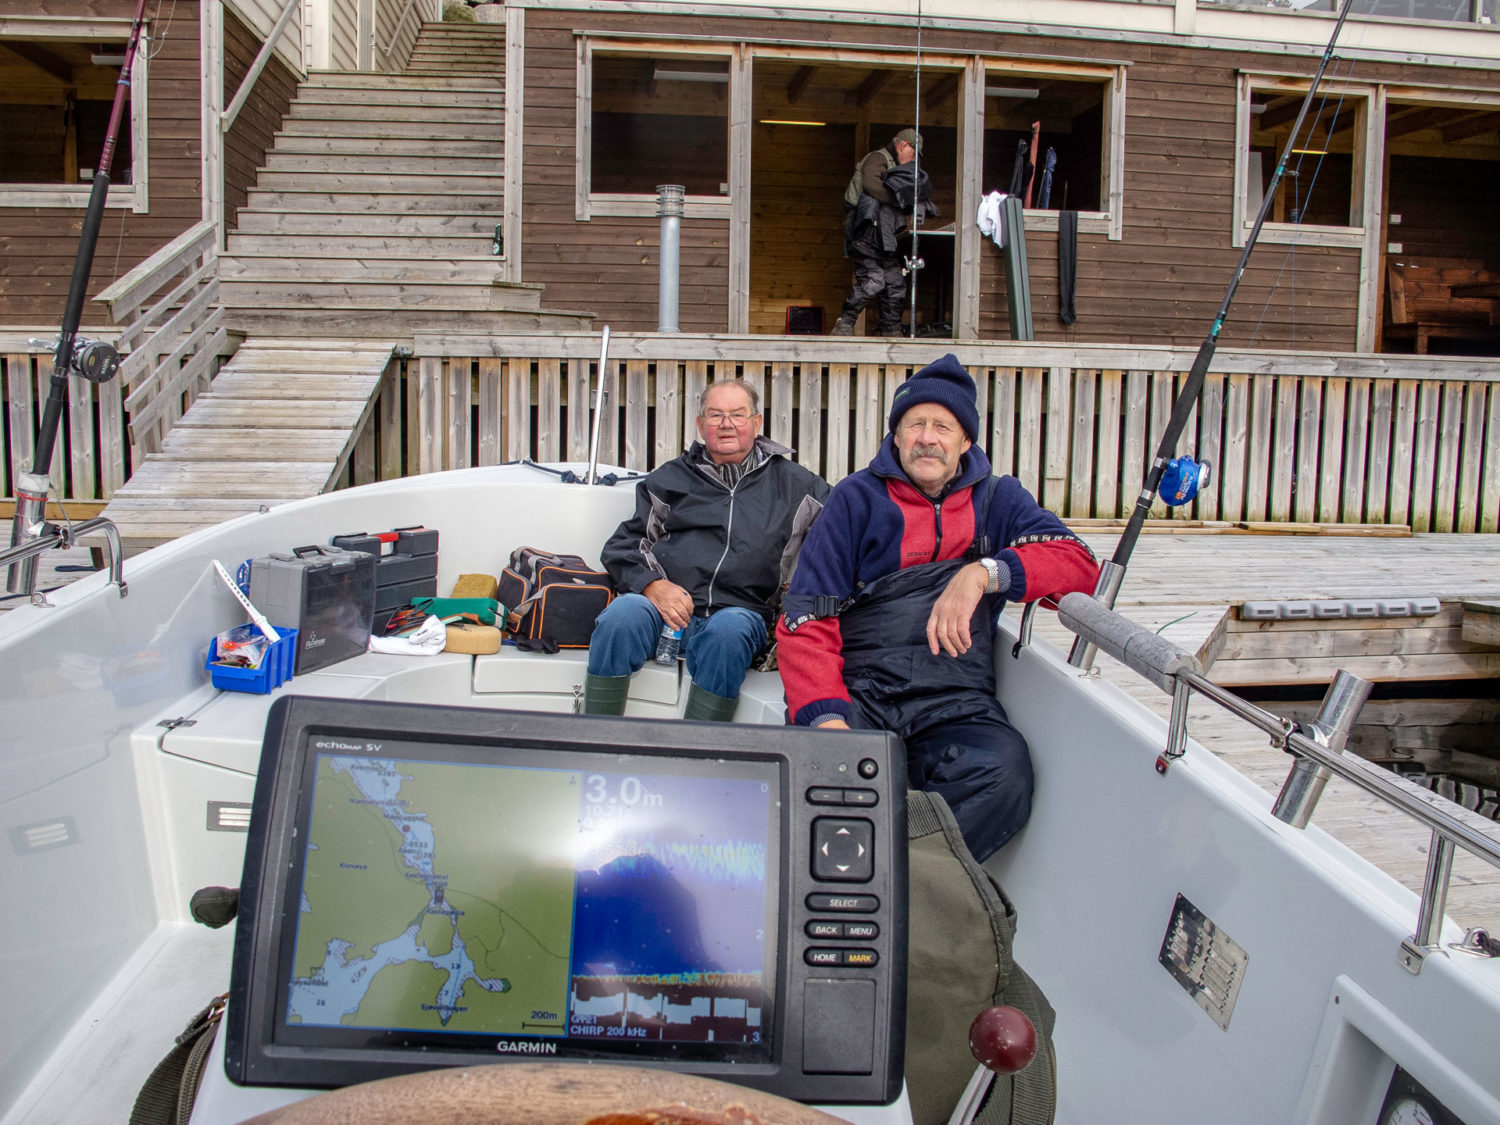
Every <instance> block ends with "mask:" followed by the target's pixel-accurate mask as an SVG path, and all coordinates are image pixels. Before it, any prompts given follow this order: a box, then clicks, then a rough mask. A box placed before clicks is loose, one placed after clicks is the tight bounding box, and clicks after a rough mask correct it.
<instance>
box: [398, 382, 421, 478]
mask: <svg viewBox="0 0 1500 1125" xmlns="http://www.w3.org/2000/svg"><path fill="white" fill-rule="evenodd" d="M405 366H406V379H405V381H404V389H405V391H406V398H405V402H403V403H402V421H403V425H404V426H405V429H406V444H405V449H406V465H405V468H404V469H403V473H404V474H410V475H413V476H415V475H416V473H418V472H420V471H421V470H419V469H417V467H416V461H417V454H418V451H419V450H420V449H421V446H422V410H421V406H420V404H419V400H420V398H421V394H422V365H421V360H420V359H416V360H410V359H409V360H406V361H405Z"/></svg>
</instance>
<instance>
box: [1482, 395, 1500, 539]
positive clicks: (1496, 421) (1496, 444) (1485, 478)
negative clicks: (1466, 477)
mask: <svg viewBox="0 0 1500 1125" xmlns="http://www.w3.org/2000/svg"><path fill="white" fill-rule="evenodd" d="M1486 390H1487V391H1488V397H1489V411H1488V414H1487V415H1486V421H1485V427H1484V434H1485V438H1484V468H1483V470H1482V471H1481V473H1480V481H1479V530H1480V531H1482V532H1486V533H1490V532H1494V531H1497V530H1500V394H1497V393H1496V391H1495V388H1494V387H1488V388H1486Z"/></svg>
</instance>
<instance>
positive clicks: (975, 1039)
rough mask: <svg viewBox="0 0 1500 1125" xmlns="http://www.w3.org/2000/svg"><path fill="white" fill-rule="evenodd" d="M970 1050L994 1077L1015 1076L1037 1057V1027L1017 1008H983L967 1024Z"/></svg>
mask: <svg viewBox="0 0 1500 1125" xmlns="http://www.w3.org/2000/svg"><path fill="white" fill-rule="evenodd" d="M969 1050H970V1051H971V1052H972V1053H973V1055H974V1057H975V1058H976V1059H978V1060H979V1062H980V1063H981V1064H982V1065H984V1066H987V1067H989V1068H990V1069H991V1070H993V1071H994V1072H995V1073H996V1074H1015V1073H1016V1072H1017V1071H1020V1070H1025V1069H1026V1068H1027V1067H1028V1066H1030V1065H1031V1060H1032V1059H1033V1058H1035V1057H1036V1028H1035V1027H1034V1026H1033V1025H1032V1022H1031V1020H1030V1019H1028V1018H1027V1016H1026V1013H1025V1012H1023V1011H1021V1010H1020V1009H1018V1008H1007V1007H999V1008H986V1009H985V1010H984V1011H982V1012H980V1013H979V1014H978V1015H977V1016H975V1017H974V1022H973V1023H971V1024H970V1025H969Z"/></svg>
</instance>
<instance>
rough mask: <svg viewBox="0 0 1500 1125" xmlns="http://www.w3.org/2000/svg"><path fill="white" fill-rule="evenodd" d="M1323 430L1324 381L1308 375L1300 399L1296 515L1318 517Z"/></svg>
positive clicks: (1294, 497)
mask: <svg viewBox="0 0 1500 1125" xmlns="http://www.w3.org/2000/svg"><path fill="white" fill-rule="evenodd" d="M1322 431H1323V381H1322V380H1321V379H1313V378H1305V379H1303V380H1302V387H1301V394H1300V395H1299V396H1298V403H1297V462H1296V464H1297V468H1296V477H1295V483H1294V484H1293V486H1292V510H1293V512H1294V518H1295V519H1298V520H1303V521H1306V522H1312V521H1314V520H1316V519H1317V511H1318V453H1319V450H1320V448H1321V435H1322Z"/></svg>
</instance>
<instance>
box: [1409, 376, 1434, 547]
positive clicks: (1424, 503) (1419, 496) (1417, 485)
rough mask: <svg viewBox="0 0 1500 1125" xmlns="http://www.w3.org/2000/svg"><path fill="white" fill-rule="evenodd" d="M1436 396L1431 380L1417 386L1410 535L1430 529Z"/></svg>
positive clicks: (1412, 453) (1412, 454) (1412, 457)
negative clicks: (1413, 532)
mask: <svg viewBox="0 0 1500 1125" xmlns="http://www.w3.org/2000/svg"><path fill="white" fill-rule="evenodd" d="M1440 395H1441V386H1440V384H1438V383H1436V382H1434V381H1432V380H1427V379H1424V380H1423V381H1422V382H1421V383H1420V384H1419V385H1418V389H1417V426H1416V438H1415V440H1414V441H1413V442H1412V452H1411V519H1410V520H1409V521H1408V522H1409V523H1410V524H1411V529H1412V530H1413V531H1430V530H1431V529H1432V506H1433V498H1434V487H1435V485H1436V481H1435V479H1434V476H1435V474H1436V472H1437V429H1438V401H1439V398H1440Z"/></svg>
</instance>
